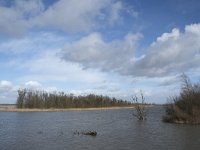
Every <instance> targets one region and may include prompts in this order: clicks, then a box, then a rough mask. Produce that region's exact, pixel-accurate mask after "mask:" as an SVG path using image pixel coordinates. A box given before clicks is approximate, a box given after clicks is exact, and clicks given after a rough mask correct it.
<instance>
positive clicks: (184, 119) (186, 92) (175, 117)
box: [163, 74, 200, 124]
mask: <svg viewBox="0 0 200 150" xmlns="http://www.w3.org/2000/svg"><path fill="white" fill-rule="evenodd" d="M181 79H182V88H181V91H180V94H179V96H175V97H173V98H171V100H172V103H170V104H168V105H167V106H166V115H165V116H164V117H163V121H165V122H170V123H187V124H200V83H194V84H193V83H192V82H191V81H190V79H189V78H188V77H187V76H186V75H185V74H183V75H182V76H181Z"/></svg>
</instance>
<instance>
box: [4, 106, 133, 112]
mask: <svg viewBox="0 0 200 150" xmlns="http://www.w3.org/2000/svg"><path fill="white" fill-rule="evenodd" d="M130 108H134V106H128V107H100V108H65V109H54V108H50V109H27V108H23V109H18V108H9V107H7V108H0V112H64V111H86V110H87V111H88V110H109V109H130Z"/></svg>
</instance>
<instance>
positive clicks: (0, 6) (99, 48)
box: [0, 0, 200, 103]
mask: <svg viewBox="0 0 200 150" xmlns="http://www.w3.org/2000/svg"><path fill="white" fill-rule="evenodd" d="M199 12H200V1H199V0H190V1H188V0H166V1H161V0H148V1H144V0H13V1H10V0H0V70H1V73H0V103H15V101H16V97H17V90H18V89H19V88H31V89H39V90H46V91H49V92H51V91H64V92H66V93H74V94H77V95H78V94H89V93H95V94H102V95H108V96H114V97H117V98H122V99H125V100H130V99H131V97H132V96H133V95H138V94H139V92H140V91H141V90H142V91H143V93H144V95H145V97H146V101H147V102H149V103H166V102H167V99H168V98H169V97H170V96H173V95H176V94H177V93H178V92H179V89H180V84H181V83H180V78H179V76H180V75H181V74H182V73H183V72H184V73H186V74H187V75H188V76H189V77H190V78H191V80H192V81H198V80H199V79H200V74H199V72H200V65H199V64H200V13H199Z"/></svg>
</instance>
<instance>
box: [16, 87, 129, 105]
mask: <svg viewBox="0 0 200 150" xmlns="http://www.w3.org/2000/svg"><path fill="white" fill-rule="evenodd" d="M16 105H17V108H31V109H32V108H39V109H49V108H100V107H117V106H120V107H121V106H131V105H132V104H131V103H130V102H128V101H123V100H117V99H116V98H110V97H108V96H102V95H100V96H99V95H94V94H89V95H86V96H75V95H73V94H66V93H64V92H54V93H48V92H45V91H33V90H29V89H22V90H18V98H17V102H16Z"/></svg>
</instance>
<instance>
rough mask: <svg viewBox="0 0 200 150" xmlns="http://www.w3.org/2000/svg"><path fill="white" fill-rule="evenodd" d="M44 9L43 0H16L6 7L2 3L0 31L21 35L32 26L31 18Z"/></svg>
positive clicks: (0, 8)
mask: <svg viewBox="0 0 200 150" xmlns="http://www.w3.org/2000/svg"><path fill="white" fill-rule="evenodd" d="M41 11H43V4H42V2H41V0H35V1H26V0H20V1H18V0H15V1H14V3H13V5H12V6H10V7H6V6H4V5H3V3H2V4H0V18H1V19H0V32H2V33H4V34H8V35H11V36H19V35H21V34H22V33H23V32H25V31H26V29H27V28H30V27H31V26H32V24H31V22H30V20H31V18H33V17H34V16H36V15H38V14H39V13H40V12H41Z"/></svg>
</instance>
